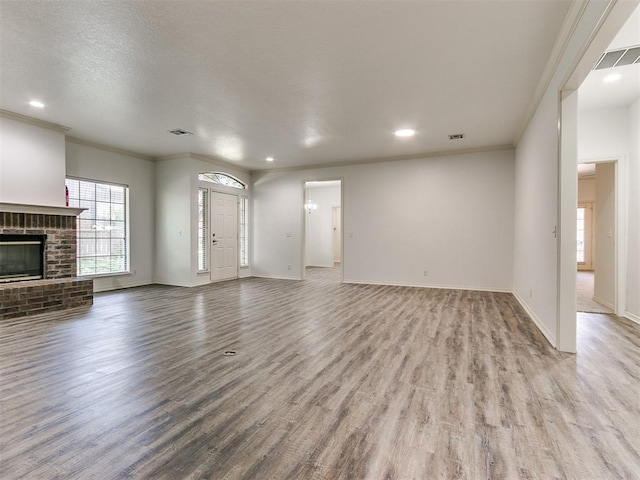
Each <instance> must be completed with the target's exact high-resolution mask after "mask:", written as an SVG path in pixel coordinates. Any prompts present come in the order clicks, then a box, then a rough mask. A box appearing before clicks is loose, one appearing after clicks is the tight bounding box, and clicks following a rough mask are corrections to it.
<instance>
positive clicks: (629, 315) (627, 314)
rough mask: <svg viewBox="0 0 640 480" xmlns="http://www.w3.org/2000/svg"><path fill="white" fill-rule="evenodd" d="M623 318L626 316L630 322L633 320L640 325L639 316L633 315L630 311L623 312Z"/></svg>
mask: <svg viewBox="0 0 640 480" xmlns="http://www.w3.org/2000/svg"><path fill="white" fill-rule="evenodd" d="M624 318H628V319H629V320H631V321H632V322H635V323H637V324H639V325H640V316H638V315H635V314H633V313H631V312H624Z"/></svg>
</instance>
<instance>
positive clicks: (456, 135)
mask: <svg viewBox="0 0 640 480" xmlns="http://www.w3.org/2000/svg"><path fill="white" fill-rule="evenodd" d="M463 138H464V133H454V134H452V135H449V140H461V139H463Z"/></svg>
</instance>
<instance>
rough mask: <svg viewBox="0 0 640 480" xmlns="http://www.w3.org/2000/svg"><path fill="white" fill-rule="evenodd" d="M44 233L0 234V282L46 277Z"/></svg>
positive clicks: (45, 238) (45, 242)
mask: <svg viewBox="0 0 640 480" xmlns="http://www.w3.org/2000/svg"><path fill="white" fill-rule="evenodd" d="M46 244H47V236H46V235H8V234H0V282H22V281H25V280H38V279H41V278H45V277H46V271H45V268H46V263H45V248H46Z"/></svg>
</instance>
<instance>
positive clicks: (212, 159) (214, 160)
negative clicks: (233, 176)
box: [190, 153, 251, 173]
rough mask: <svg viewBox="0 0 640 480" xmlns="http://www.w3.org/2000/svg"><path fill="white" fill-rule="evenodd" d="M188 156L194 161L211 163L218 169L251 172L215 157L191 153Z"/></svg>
mask: <svg viewBox="0 0 640 480" xmlns="http://www.w3.org/2000/svg"><path fill="white" fill-rule="evenodd" d="M190 155H191V158H193V159H195V160H201V161H203V162H207V163H212V164H214V165H219V166H220V167H230V168H234V169H236V170H239V171H241V172H244V173H251V170H249V169H248V168H245V167H242V166H240V165H238V164H236V163H231V162H228V161H226V160H222V159H221V158H219V157H215V156H213V155H203V154H200V153H191V154H190Z"/></svg>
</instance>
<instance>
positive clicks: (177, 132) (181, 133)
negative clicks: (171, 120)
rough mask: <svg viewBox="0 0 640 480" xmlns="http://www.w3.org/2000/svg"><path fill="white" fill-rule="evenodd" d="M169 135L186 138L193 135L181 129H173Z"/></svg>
mask: <svg viewBox="0 0 640 480" xmlns="http://www.w3.org/2000/svg"><path fill="white" fill-rule="evenodd" d="M169 133H173V134H174V135H177V136H178V137H185V136H186V137H188V136H191V135H193V133H191V132H187V131H186V130H183V129H181V128H174V129H173V130H169Z"/></svg>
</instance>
